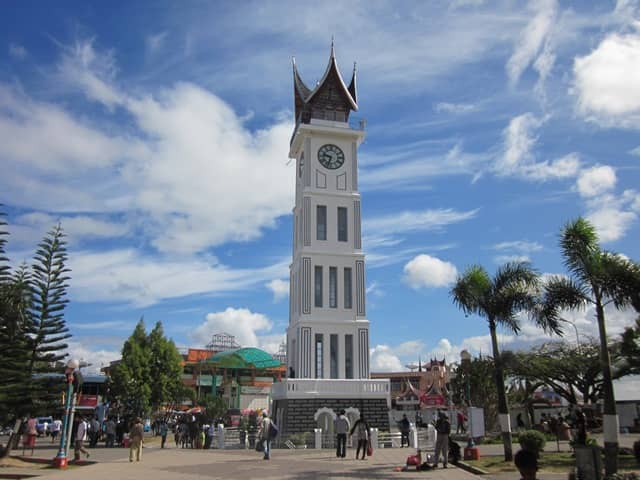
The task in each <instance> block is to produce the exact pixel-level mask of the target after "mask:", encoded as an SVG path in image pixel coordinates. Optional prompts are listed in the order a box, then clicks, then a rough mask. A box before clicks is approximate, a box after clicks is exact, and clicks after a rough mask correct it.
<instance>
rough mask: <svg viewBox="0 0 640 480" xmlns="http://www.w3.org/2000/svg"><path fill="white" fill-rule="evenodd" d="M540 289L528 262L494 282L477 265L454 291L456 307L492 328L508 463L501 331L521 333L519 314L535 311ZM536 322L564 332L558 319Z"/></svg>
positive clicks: (513, 265)
mask: <svg viewBox="0 0 640 480" xmlns="http://www.w3.org/2000/svg"><path fill="white" fill-rule="evenodd" d="M538 287H539V279H538V274H537V273H536V272H535V271H534V270H533V269H532V268H531V267H530V265H529V264H528V263H527V262H510V263H507V264H505V265H503V266H502V267H500V268H499V269H498V270H497V272H496V274H495V275H494V277H493V278H491V277H490V276H489V274H488V273H487V271H486V270H485V269H484V268H482V267H481V266H479V265H473V266H471V267H469V268H468V269H467V270H466V271H465V272H464V273H463V274H462V275H459V276H458V279H457V280H456V282H455V284H454V286H453V288H452V289H451V296H452V298H453V302H454V304H456V305H457V306H458V307H459V308H460V309H462V311H463V312H464V313H465V314H466V315H470V314H471V315H477V316H479V317H483V318H484V319H485V320H486V321H487V323H488V326H489V333H490V335H491V346H492V350H493V359H494V364H495V369H494V379H495V383H496V391H497V396H498V415H499V417H500V427H501V430H502V440H503V443H504V458H505V461H511V460H512V459H513V450H512V445H511V429H510V426H509V405H508V403H507V394H506V389H505V383H504V368H503V365H502V357H501V356H500V349H499V347H498V333H497V329H498V326H501V327H503V328H505V329H506V330H508V331H510V332H512V333H514V334H517V333H518V332H519V331H520V321H519V318H518V313H519V312H522V311H533V310H535V306H536V298H537V294H538ZM532 318H533V319H534V320H535V322H536V323H537V324H538V325H539V326H540V327H542V328H544V329H545V330H547V331H551V332H556V333H557V332H560V329H559V327H558V324H557V320H556V319H553V318H551V319H550V320H547V319H546V318H542V317H538V316H536V317H532Z"/></svg>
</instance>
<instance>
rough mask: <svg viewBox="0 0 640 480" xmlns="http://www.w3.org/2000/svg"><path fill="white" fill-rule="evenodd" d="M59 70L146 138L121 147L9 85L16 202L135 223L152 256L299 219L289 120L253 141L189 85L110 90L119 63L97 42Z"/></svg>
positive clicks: (77, 49)
mask: <svg viewBox="0 0 640 480" xmlns="http://www.w3.org/2000/svg"><path fill="white" fill-rule="evenodd" d="M59 70H60V75H61V77H62V78H63V79H65V80H66V81H67V83H68V84H69V85H71V86H73V87H75V88H80V89H81V90H82V91H83V92H84V93H85V94H86V95H87V97H88V98H90V99H92V100H97V101H99V102H101V103H103V104H104V105H105V106H107V107H109V108H113V107H115V106H116V105H117V106H120V107H121V108H123V109H125V110H126V113H127V114H129V115H130V116H131V117H132V119H133V121H134V122H135V124H136V125H135V126H136V127H137V129H136V130H135V133H134V132H130V133H128V134H127V133H125V134H123V135H124V136H123V137H113V136H111V135H109V134H105V133H103V129H102V128H100V127H98V126H95V125H89V124H87V123H86V122H87V120H86V119H85V120H83V122H80V121H79V120H77V119H76V118H75V117H74V116H72V115H71V114H70V113H68V112H66V111H65V110H63V109H61V108H60V107H59V106H56V105H53V104H47V103H41V102H36V101H33V100H32V99H30V98H29V97H27V96H25V95H24V94H21V93H20V92H17V91H15V89H13V88H10V87H7V86H4V85H2V84H0V155H1V156H2V158H3V162H5V163H6V164H7V165H9V166H11V167H13V168H8V169H7V172H6V175H3V176H2V177H0V190H3V192H4V194H5V195H6V196H7V197H9V198H12V201H13V202H15V203H17V204H19V205H21V206H23V207H27V208H33V209H40V210H43V211H47V212H60V211H81V212H103V213H104V212H113V213H119V214H121V213H123V212H128V213H131V215H130V218H131V219H137V221H138V222H140V223H137V224H133V225H131V228H135V229H137V230H140V231H142V233H143V234H144V235H145V236H146V237H147V238H149V239H150V242H151V244H152V245H153V246H155V247H156V248H157V249H158V250H160V251H162V252H173V253H180V254H189V253H194V252H200V251H202V250H205V249H207V248H210V247H212V246H216V245H220V244H222V243H225V242H228V241H249V240H254V239H256V238H259V237H260V236H261V235H262V231H263V229H265V228H272V227H274V226H275V220H276V218H277V217H279V216H282V215H289V214H290V210H291V205H292V203H293V183H294V176H293V175H292V171H291V168H288V167H287V165H286V158H287V145H288V140H289V136H290V133H291V127H292V125H291V122H290V121H288V120H283V119H280V120H277V121H274V123H273V124H272V125H270V126H267V127H266V128H265V129H263V130H260V131H256V132H251V131H249V130H248V129H247V128H246V127H245V126H244V124H243V120H242V119H241V118H240V117H238V116H237V115H236V114H235V112H234V111H233V110H232V109H231V108H230V107H229V106H228V105H227V104H225V103H224V102H223V101H221V100H220V99H219V98H218V97H216V96H215V95H213V94H211V93H210V92H208V91H206V90H204V89H202V88H200V87H197V86H195V85H192V84H186V83H183V84H177V85H175V86H173V87H171V88H168V89H165V90H163V91H161V92H159V93H155V94H150V93H138V91H137V89H135V88H132V90H134V91H136V92H137V93H136V94H135V95H131V94H129V93H127V92H125V91H123V90H121V89H118V88H116V87H114V86H113V83H112V81H113V77H114V75H115V71H116V67H115V62H114V59H113V54H111V53H98V52H96V51H95V50H94V48H93V45H92V43H91V42H84V43H82V42H78V43H77V44H75V45H74V47H72V48H70V49H68V51H65V54H64V56H63V59H62V61H61V63H60V68H59ZM107 115H109V112H107ZM112 120H113V121H117V120H116V119H115V118H113V119H112ZM104 130H105V131H107V130H108V129H107V128H104ZM176 172H179V174H177V173H176ZM142 220H144V221H142Z"/></svg>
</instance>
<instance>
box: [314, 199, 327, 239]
mask: <svg viewBox="0 0 640 480" xmlns="http://www.w3.org/2000/svg"><path fill="white" fill-rule="evenodd" d="M316 238H317V239H318V240H326V239H327V207H326V206H325V205H317V206H316Z"/></svg>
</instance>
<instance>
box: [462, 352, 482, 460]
mask: <svg viewBox="0 0 640 480" xmlns="http://www.w3.org/2000/svg"><path fill="white" fill-rule="evenodd" d="M460 363H461V364H462V370H463V372H464V376H465V380H466V382H465V387H466V392H465V396H466V397H467V414H468V415H467V416H468V417H469V429H468V430H467V446H466V448H465V449H464V459H465V460H477V459H478V458H480V452H479V450H478V448H477V447H476V444H475V442H474V441H473V412H472V411H471V354H470V353H469V352H468V351H467V350H462V351H461V352H460Z"/></svg>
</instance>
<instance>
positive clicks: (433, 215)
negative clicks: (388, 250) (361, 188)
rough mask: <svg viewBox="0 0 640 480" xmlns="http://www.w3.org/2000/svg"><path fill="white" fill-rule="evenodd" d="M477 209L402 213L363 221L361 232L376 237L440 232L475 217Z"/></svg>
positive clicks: (444, 209)
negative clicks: (403, 233)
mask: <svg viewBox="0 0 640 480" xmlns="http://www.w3.org/2000/svg"><path fill="white" fill-rule="evenodd" d="M477 213H478V209H475V210H467V211H464V212H463V211H457V210H453V209H451V208H441V209H432V210H421V211H415V210H414V211H404V212H400V213H396V214H392V215H383V216H379V217H374V218H369V219H365V220H364V222H363V230H365V231H366V232H372V233H375V234H376V235H381V234H388V233H394V234H397V233H401V232H416V231H440V230H442V229H443V228H444V227H446V226H448V225H451V224H454V223H459V222H463V221H465V220H470V219H472V218H474V217H475V216H476V214H477Z"/></svg>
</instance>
